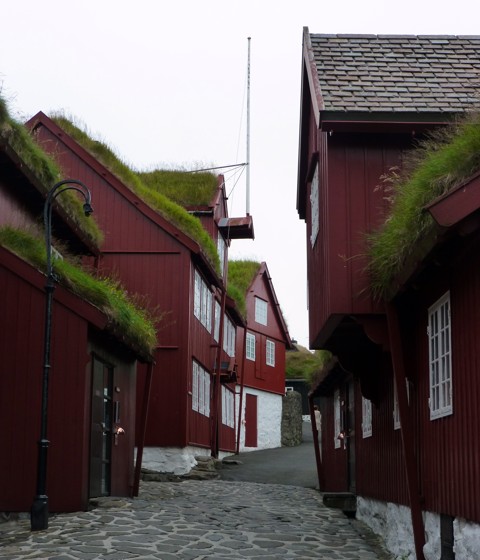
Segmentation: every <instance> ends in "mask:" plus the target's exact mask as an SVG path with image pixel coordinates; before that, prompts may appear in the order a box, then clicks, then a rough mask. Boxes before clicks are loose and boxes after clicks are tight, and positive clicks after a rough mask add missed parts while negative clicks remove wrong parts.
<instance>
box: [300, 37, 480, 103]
mask: <svg viewBox="0 0 480 560" xmlns="http://www.w3.org/2000/svg"><path fill="white" fill-rule="evenodd" d="M304 33H305V41H306V46H307V50H308V51H309V61H310V64H312V63H313V65H314V67H315V72H314V73H315V79H316V80H318V82H317V84H316V86H317V87H316V88H315V89H316V91H317V96H318V94H320V95H319V99H318V101H319V107H318V109H320V110H324V111H334V112H397V113H402V112H403V113H405V112H410V113H412V112H414V113H416V112H418V113H421V112H422V113H424V112H440V113H443V112H444V113H457V112H463V111H465V109H468V108H469V107H473V106H474V105H475V104H477V105H478V102H479V97H480V36H454V35H419V36H417V35H322V34H310V33H308V29H305V30H304Z"/></svg>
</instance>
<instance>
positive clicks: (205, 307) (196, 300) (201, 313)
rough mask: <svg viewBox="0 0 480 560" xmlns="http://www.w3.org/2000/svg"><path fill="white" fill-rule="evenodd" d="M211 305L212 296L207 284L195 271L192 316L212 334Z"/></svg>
mask: <svg viewBox="0 0 480 560" xmlns="http://www.w3.org/2000/svg"><path fill="white" fill-rule="evenodd" d="M212 303H213V296H212V292H211V291H210V288H209V287H208V284H207V283H206V282H205V280H203V278H202V277H201V276H200V273H199V272H198V271H197V270H195V281H194V294H193V314H194V315H195V317H196V318H197V319H198V320H199V321H200V323H202V325H203V326H204V327H205V328H206V329H207V331H208V332H212Z"/></svg>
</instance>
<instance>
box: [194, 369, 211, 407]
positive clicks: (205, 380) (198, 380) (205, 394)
mask: <svg viewBox="0 0 480 560" xmlns="http://www.w3.org/2000/svg"><path fill="white" fill-rule="evenodd" d="M192 410H195V411H196V412H199V413H200V414H203V415H204V416H210V374H209V373H208V371H206V370H205V369H203V367H202V366H201V365H200V364H199V363H198V362H196V361H195V360H194V361H193V367H192Z"/></svg>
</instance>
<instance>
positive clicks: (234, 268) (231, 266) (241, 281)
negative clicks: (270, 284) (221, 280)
mask: <svg viewBox="0 0 480 560" xmlns="http://www.w3.org/2000/svg"><path fill="white" fill-rule="evenodd" d="M260 266H261V263H259V262H256V261H252V260H236V261H233V260H232V261H229V262H228V284H227V286H228V294H229V295H230V297H232V298H233V299H234V300H235V301H236V302H237V306H238V308H239V311H240V313H242V315H243V316H244V317H245V316H246V311H247V310H246V302H245V298H246V295H247V292H248V288H249V287H250V285H251V283H252V282H253V279H254V278H255V276H256V275H257V273H258V271H259V270H260Z"/></svg>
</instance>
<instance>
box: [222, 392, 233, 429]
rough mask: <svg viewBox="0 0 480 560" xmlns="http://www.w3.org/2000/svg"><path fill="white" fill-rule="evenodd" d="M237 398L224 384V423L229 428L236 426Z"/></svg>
mask: <svg viewBox="0 0 480 560" xmlns="http://www.w3.org/2000/svg"><path fill="white" fill-rule="evenodd" d="M234 405H235V400H234V396H233V393H232V391H229V390H228V389H227V388H226V387H225V386H223V385H222V424H224V425H225V426H228V427H229V428H234V427H235V413H234Z"/></svg>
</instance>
